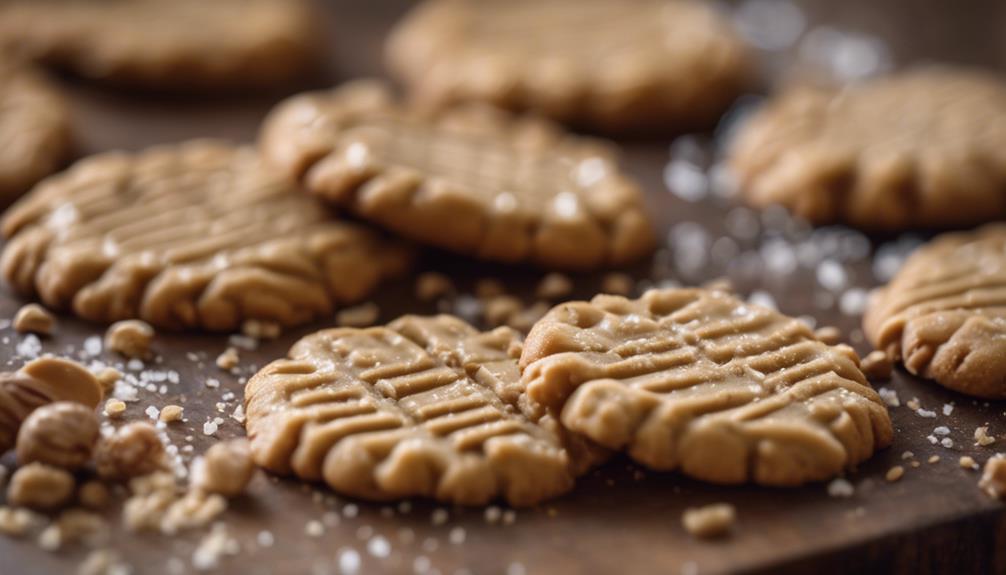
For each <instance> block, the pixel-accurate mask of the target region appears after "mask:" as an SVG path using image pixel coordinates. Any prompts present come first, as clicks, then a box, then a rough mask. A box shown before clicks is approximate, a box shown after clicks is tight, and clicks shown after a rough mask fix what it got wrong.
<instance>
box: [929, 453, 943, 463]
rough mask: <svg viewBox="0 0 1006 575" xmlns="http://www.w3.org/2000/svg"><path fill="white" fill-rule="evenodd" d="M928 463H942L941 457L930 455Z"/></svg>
mask: <svg viewBox="0 0 1006 575" xmlns="http://www.w3.org/2000/svg"><path fill="white" fill-rule="evenodd" d="M926 461H927V462H929V463H939V462H940V456H939V455H930V456H929V459H927V460H926Z"/></svg>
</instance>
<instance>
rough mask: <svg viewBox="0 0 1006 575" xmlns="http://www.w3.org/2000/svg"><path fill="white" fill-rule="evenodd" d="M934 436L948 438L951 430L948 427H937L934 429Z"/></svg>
mask: <svg viewBox="0 0 1006 575" xmlns="http://www.w3.org/2000/svg"><path fill="white" fill-rule="evenodd" d="M933 434H934V435H939V436H941V437H942V436H946V435H950V428H949V427H947V426H946V425H941V426H939V427H935V428H933Z"/></svg>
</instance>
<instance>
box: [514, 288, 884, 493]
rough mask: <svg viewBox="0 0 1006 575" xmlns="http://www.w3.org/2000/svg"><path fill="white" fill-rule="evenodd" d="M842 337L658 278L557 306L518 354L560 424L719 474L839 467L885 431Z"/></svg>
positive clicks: (780, 478)
mask: <svg viewBox="0 0 1006 575" xmlns="http://www.w3.org/2000/svg"><path fill="white" fill-rule="evenodd" d="M858 361H859V359H858V357H857V356H856V354H855V352H854V351H853V350H852V349H851V348H849V347H847V346H828V345H825V344H824V343H822V342H820V341H818V340H817V339H815V338H814V335H813V333H812V332H811V330H810V329H809V328H808V327H807V326H806V325H805V324H804V323H803V322H801V321H799V320H796V319H793V318H789V317H786V316H784V315H782V314H780V313H778V312H775V311H772V310H768V309H765V308H762V307H759V306H755V305H750V304H746V303H744V302H742V301H740V300H738V299H736V298H735V297H733V296H731V295H728V294H725V293H723V292H718V291H709V290H703V289H665V290H651V291H649V292H647V293H645V294H644V295H643V296H642V297H640V298H639V299H635V300H629V299H626V298H623V297H619V296H597V297H595V298H594V299H593V300H591V301H590V302H569V303H565V304H561V305H559V306H556V307H555V308H553V310H552V311H551V312H549V314H547V315H546V316H545V317H544V318H543V319H542V320H540V321H539V322H538V324H537V325H535V327H534V329H532V330H531V333H530V334H529V335H528V338H527V340H526V342H525V345H524V349H523V352H522V354H521V360H520V365H521V368H522V379H523V381H524V383H525V385H526V386H527V393H528V395H529V396H530V397H531V399H532V400H535V401H538V402H541V403H542V404H544V405H545V406H546V407H547V408H549V409H552V410H555V411H557V412H558V413H559V414H560V420H561V422H562V424H563V425H564V426H565V427H566V428H568V429H569V430H570V431H572V432H574V433H578V434H582V435H584V436H585V437H587V438H589V439H591V440H593V441H595V442H597V443H599V444H600V445H602V446H603V447H607V448H609V449H613V450H619V449H624V450H626V451H627V452H628V454H629V455H630V457H632V458H633V459H635V460H637V461H639V462H640V463H642V464H644V465H646V466H648V467H651V468H653V469H659V470H674V469H680V470H681V471H682V472H684V473H685V474H687V475H690V476H692V477H695V478H697V479H702V480H706V481H710V482H714V483H724V484H737V483H745V482H753V483H758V484H763V485H783V486H785V485H799V484H802V483H806V482H810V481H820V480H824V479H829V478H831V477H834V476H836V475H838V474H840V473H842V472H843V471H844V470H847V469H850V468H853V467H855V466H856V465H857V464H859V463H861V462H862V461H864V460H866V459H867V458H869V457H870V456H871V455H872V454H873V453H874V451H875V450H877V449H880V448H882V447H886V446H887V445H889V444H890V442H891V435H892V428H891V421H890V418H889V416H888V414H887V410H886V408H885V407H884V405H883V403H882V402H881V400H880V398H879V396H878V395H877V394H876V392H874V390H873V389H872V388H871V387H870V386H869V384H868V383H867V381H866V378H865V377H864V376H863V374H862V372H861V371H860V370H859V366H858Z"/></svg>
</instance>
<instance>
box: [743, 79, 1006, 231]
mask: <svg viewBox="0 0 1006 575" xmlns="http://www.w3.org/2000/svg"><path fill="white" fill-rule="evenodd" d="M729 156H730V157H729V163H730V165H731V168H732V170H733V172H734V173H735V175H736V176H737V178H738V182H739V184H740V189H741V193H742V195H743V196H744V197H745V198H746V199H747V201H748V202H750V203H752V204H754V205H756V206H767V205H770V204H780V205H783V206H785V207H787V208H789V209H790V210H791V211H792V212H794V213H795V214H797V215H799V216H801V217H803V218H806V219H807V220H809V221H810V222H812V223H815V224H832V223H845V224H849V225H852V226H856V227H859V228H863V229H867V230H878V231H879V230H887V231H895V230H902V229H912V228H951V227H960V226H968V225H974V224H978V223H982V222H987V221H990V220H995V219H999V218H1002V217H1004V216H1006V84H1004V83H1003V81H1002V79H1001V78H999V77H997V76H995V75H993V74H991V73H987V72H982V71H978V70H969V69H961V68H951V67H924V68H916V69H912V70H909V71H905V72H901V73H897V74H894V75H890V76H886V77H882V78H879V79H875V80H868V81H865V82H862V83H856V84H850V85H849V86H847V87H845V88H842V89H824V88H819V87H815V88H807V87H796V88H791V89H788V90H786V91H785V92H784V93H782V94H781V95H779V96H776V97H774V98H772V99H771V100H769V102H768V103H767V104H766V105H765V106H764V107H762V108H761V109H759V110H758V111H757V112H755V113H754V115H753V117H752V118H750V119H749V120H747V121H746V122H745V123H744V124H743V125H742V126H740V128H739V129H738V131H737V136H736V138H735V139H734V141H733V142H731V144H730V152H729Z"/></svg>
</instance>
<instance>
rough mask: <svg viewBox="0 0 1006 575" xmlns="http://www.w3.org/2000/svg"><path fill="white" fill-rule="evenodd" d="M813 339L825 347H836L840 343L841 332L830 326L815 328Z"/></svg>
mask: <svg viewBox="0 0 1006 575" xmlns="http://www.w3.org/2000/svg"><path fill="white" fill-rule="evenodd" d="M814 337H815V338H817V339H818V340H819V341H821V342H823V343H825V344H827V345H838V344H839V343H841V342H842V332H841V331H840V330H839V329H838V328H837V327H835V326H831V325H829V326H825V327H820V328H817V329H816V330H815V331H814Z"/></svg>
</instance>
